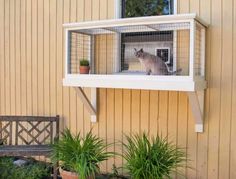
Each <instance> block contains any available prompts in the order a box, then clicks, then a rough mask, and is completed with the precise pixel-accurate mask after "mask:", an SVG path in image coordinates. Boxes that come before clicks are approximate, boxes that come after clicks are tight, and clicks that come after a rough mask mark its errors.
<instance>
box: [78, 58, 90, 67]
mask: <svg viewBox="0 0 236 179" xmlns="http://www.w3.org/2000/svg"><path fill="white" fill-rule="evenodd" d="M80 66H89V61H88V60H87V59H81V60H80Z"/></svg>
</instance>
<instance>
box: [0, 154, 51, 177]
mask: <svg viewBox="0 0 236 179" xmlns="http://www.w3.org/2000/svg"><path fill="white" fill-rule="evenodd" d="M13 161H14V158H13V157H1V158H0V178H4V179H44V178H49V177H50V167H49V166H47V165H46V164H44V163H42V162H36V161H33V160H32V161H31V162H30V163H29V164H27V165H25V166H22V167H18V166H16V165H14V164H13Z"/></svg>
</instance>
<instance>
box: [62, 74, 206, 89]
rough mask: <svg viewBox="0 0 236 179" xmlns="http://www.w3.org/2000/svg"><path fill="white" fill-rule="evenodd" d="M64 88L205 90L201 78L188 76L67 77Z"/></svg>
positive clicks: (117, 75)
mask: <svg viewBox="0 0 236 179" xmlns="http://www.w3.org/2000/svg"><path fill="white" fill-rule="evenodd" d="M63 85H64V86H73V87H91V88H124V89H146V90H168V91H190V92H191V91H192V92H193V91H199V90H204V89H205V88H206V81H205V80H204V79H203V78H202V79H201V78H199V79H196V80H194V81H193V80H191V79H190V78H189V76H147V75H135V74H132V75H127V74H115V75H94V74H89V75H67V76H66V77H65V78H64V79H63Z"/></svg>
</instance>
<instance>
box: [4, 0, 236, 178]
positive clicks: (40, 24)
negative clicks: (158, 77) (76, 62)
mask: <svg viewBox="0 0 236 179" xmlns="http://www.w3.org/2000/svg"><path fill="white" fill-rule="evenodd" d="M178 12H179V13H188V12H196V13H197V14H198V15H199V16H200V17H201V18H202V19H203V20H205V21H206V22H207V23H208V24H210V26H209V29H208V30H207V47H206V49H207V53H206V75H207V80H208V86H209V88H208V89H207V91H206V97H205V121H204V124H205V126H204V131H205V132H204V133H202V134H197V133H195V132H194V120H193V116H192V113H191V109H190V107H189V102H188V98H187V95H186V93H184V92H169V91H148V90H127V89H126V90H121V89H99V90H98V120H99V122H98V123H97V124H91V123H90V116H89V113H88V112H87V111H86V109H85V108H84V107H83V104H82V103H81V101H80V99H79V98H78V97H77V96H76V93H75V90H74V89H73V88H68V87H63V86H62V78H63V75H64V72H63V71H64V65H65V64H64V60H63V59H64V37H63V28H62V24H63V23H67V22H77V21H84V20H97V19H108V18H113V17H114V1H113V0H50V1H48V0H35V1H32V0H0V114H2V115H4V114H11V115H15V114H18V115H56V114H59V115H60V116H61V129H63V128H64V127H65V126H66V127H69V128H70V129H71V130H72V131H73V132H74V133H76V132H81V133H82V134H83V135H84V134H85V133H86V132H88V131H89V130H90V129H93V132H94V133H96V134H97V135H99V136H100V137H102V138H104V139H105V140H106V141H107V142H116V141H120V140H121V141H122V140H123V133H126V134H129V133H130V132H138V133H140V132H142V131H148V132H149V133H150V135H155V134H157V133H159V134H162V135H168V138H169V140H170V141H173V142H174V143H175V144H176V145H179V146H181V147H183V148H185V150H186V153H187V155H188V158H189V159H190V160H189V161H188V162H187V165H188V166H191V167H192V168H194V170H192V169H189V168H187V167H186V168H184V169H183V172H184V174H185V175H186V176H187V178H193V179H194V178H201V179H206V178H208V179H216V178H219V179H226V178H231V179H235V178H236V170H235V168H236V140H235V135H236V112H235V111H236V54H235V53H236V0H179V1H178ZM97 38H100V40H99V41H98V42H97V43H98V44H97V45H96V47H97V48H99V46H107V45H109V37H108V36H101V37H97ZM97 50H99V49H97ZM108 60H109V53H108V54H97V56H96V61H97V62H99V63H96V67H97V69H98V70H97V72H99V73H106V72H107V71H109V70H110V66H109V65H107V64H106V62H107V61H108ZM84 90H85V92H86V93H87V94H90V90H89V89H84ZM109 150H114V151H116V152H120V151H122V148H120V147H119V146H115V147H114V148H111V149H109ZM123 162H124V161H122V159H121V158H119V157H116V158H113V159H110V160H109V161H107V162H104V163H103V164H102V166H101V168H102V170H103V171H109V170H110V169H111V167H112V164H113V163H115V164H116V165H117V166H120V165H122V163H123Z"/></svg>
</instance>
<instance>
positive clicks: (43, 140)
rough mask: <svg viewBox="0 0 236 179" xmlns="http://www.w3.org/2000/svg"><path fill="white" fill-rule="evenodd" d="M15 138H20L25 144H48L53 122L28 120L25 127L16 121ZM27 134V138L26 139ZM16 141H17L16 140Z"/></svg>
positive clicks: (50, 140) (50, 138) (50, 139)
mask: <svg viewBox="0 0 236 179" xmlns="http://www.w3.org/2000/svg"><path fill="white" fill-rule="evenodd" d="M17 128H18V129H17V134H16V135H17V137H18V138H17V140H18V139H20V140H22V143H23V144H25V145H32V144H38V145H42V144H49V143H51V142H52V140H53V139H52V135H53V134H52V133H51V132H50V131H52V128H53V123H52V122H41V121H35V122H32V121H28V122H27V127H26V126H25V125H24V124H23V123H21V122H18V123H17ZM26 136H27V139H26ZM16 142H18V141H16Z"/></svg>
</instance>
